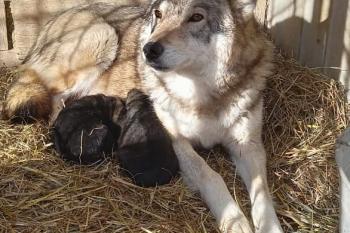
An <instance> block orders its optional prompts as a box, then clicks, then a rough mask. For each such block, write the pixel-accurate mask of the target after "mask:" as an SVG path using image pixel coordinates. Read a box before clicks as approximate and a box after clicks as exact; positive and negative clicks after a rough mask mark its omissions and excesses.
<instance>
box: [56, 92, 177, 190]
mask: <svg viewBox="0 0 350 233" xmlns="http://www.w3.org/2000/svg"><path fill="white" fill-rule="evenodd" d="M53 133H54V134H53V136H54V142H55V148H56V150H57V151H58V153H59V154H60V155H61V157H62V158H63V159H65V160H68V161H73V162H76V163H80V164H91V163H96V162H99V161H102V160H104V159H105V158H107V157H110V156H111V155H112V153H113V152H114V155H115V156H116V157H117V158H118V160H119V162H120V167H121V168H123V169H124V171H126V174H127V175H129V176H130V177H131V178H132V179H133V180H134V181H135V183H136V184H137V185H139V186H143V187H150V186H156V185H163V184H167V183H169V182H170V180H171V179H172V178H173V177H174V176H175V175H176V174H177V171H178V169H179V165H178V161H177V158H176V155H175V153H174V150H173V147H172V143H171V139H170V137H169V135H168V134H167V132H166V130H165V129H164V128H163V126H162V124H161V122H160V121H159V119H158V117H157V115H156V114H155V112H154V109H153V106H152V104H151V101H150V100H149V98H148V96H146V95H145V94H143V93H142V92H140V91H138V90H136V89H133V90H131V91H130V92H129V93H128V96H127V99H126V103H125V105H124V102H123V101H122V100H121V99H120V98H114V97H107V96H104V95H94V96H87V97H83V98H81V99H79V100H75V101H72V102H71V103H68V106H67V107H66V108H64V109H63V110H62V111H61V112H60V114H59V115H58V117H57V120H56V121H55V123H54V127H53Z"/></svg>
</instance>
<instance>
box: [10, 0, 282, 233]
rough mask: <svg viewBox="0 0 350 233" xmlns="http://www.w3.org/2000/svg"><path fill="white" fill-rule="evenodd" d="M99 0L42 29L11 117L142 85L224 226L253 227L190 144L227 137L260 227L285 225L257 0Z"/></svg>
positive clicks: (184, 166) (185, 169)
mask: <svg viewBox="0 0 350 233" xmlns="http://www.w3.org/2000/svg"><path fill="white" fill-rule="evenodd" d="M116 2H117V3H115V4H114V5H108V4H102V3H96V4H92V5H89V6H81V7H78V8H74V9H71V10H68V11H66V12H63V13H62V14H60V15H58V16H56V17H55V18H53V19H52V20H51V21H50V22H49V23H48V24H47V25H46V26H45V27H44V28H43V30H42V32H41V33H40V36H39V37H38V39H37V42H36V44H35V45H34V47H33V49H32V51H31V52H30V54H29V55H28V58H27V59H26V61H25V64H24V66H23V74H22V76H21V77H20V78H19V80H18V81H17V82H15V83H14V84H13V86H12V88H11V89H10V90H9V93H8V96H7V100H6V103H5V108H4V109H5V112H6V114H7V116H8V117H9V118H12V119H13V120H23V118H24V119H26V118H28V117H29V118H30V117H34V118H49V119H50V120H51V121H53V120H54V119H55V118H56V116H57V113H58V112H59V111H60V109H61V108H62V100H65V99H67V98H72V97H73V96H74V97H77V98H79V97H81V96H85V95H93V94H98V93H102V94H105V95H109V96H113V95H118V96H125V94H126V93H127V92H128V91H129V90H130V89H131V88H135V87H136V88H142V89H143V90H144V91H145V92H146V93H147V94H148V95H149V96H150V98H151V99H152V101H153V104H154V108H155V111H156V113H157V116H158V117H159V119H160V120H161V122H162V124H163V125H164V127H165V128H166V129H167V131H168V132H169V133H170V135H171V137H172V142H173V146H174V150H175V153H176V154H177V157H178V160H179V164H180V169H181V171H182V174H183V177H184V178H185V180H186V182H187V183H188V185H189V186H190V187H191V188H192V189H194V190H197V191H199V192H200V194H201V197H202V198H203V200H204V201H205V202H206V204H207V205H208V207H209V208H210V210H211V212H212V213H213V215H214V216H215V217H216V219H217V222H218V224H219V227H220V229H221V230H222V231H223V232H252V229H251V227H250V225H249V222H248V220H247V218H246V217H245V216H244V214H243V213H242V211H241V209H240V208H239V206H238V205H237V203H236V202H235V201H234V200H233V198H232V196H231V194H230V193H229V191H228V189H227V187H226V185H225V183H224V181H223V179H222V178H221V176H220V175H219V174H218V173H216V172H215V171H213V170H212V169H211V168H210V167H209V166H208V165H207V164H206V162H205V161H204V160H203V159H202V158H201V157H200V156H199V155H198V154H197V153H196V152H195V151H194V150H193V147H192V146H193V145H200V146H202V147H205V148H210V147H212V146H213V145H215V144H222V145H223V146H224V147H225V148H226V149H227V150H228V152H229V153H230V155H231V158H232V159H233V161H234V162H235V163H236V165H237V169H238V170H239V172H240V174H241V176H242V178H243V181H244V183H245V185H246V186H247V189H248V192H249V195H250V198H251V201H252V218H253V223H254V227H255V230H256V232H262V233H265V232H282V229H281V226H280V223H279V221H278V219H277V216H276V213H275V210H274V208H273V203H272V200H271V196H270V194H269V191H268V186H267V178H266V165H265V164H266V155H265V150H264V146H263V144H262V139H261V128H262V111H263V99H262V91H263V89H264V87H265V77H266V76H267V75H269V74H270V72H271V69H272V63H271V59H272V46H271V44H270V43H269V42H268V41H267V40H266V39H265V38H264V37H263V35H262V34H261V33H260V32H259V30H258V29H257V25H256V22H255V19H254V15H253V11H254V6H255V4H254V2H255V1H254V0H232V1H228V0H155V1H152V2H151V4H148V3H147V1H141V0H140V1H136V0H126V1H116Z"/></svg>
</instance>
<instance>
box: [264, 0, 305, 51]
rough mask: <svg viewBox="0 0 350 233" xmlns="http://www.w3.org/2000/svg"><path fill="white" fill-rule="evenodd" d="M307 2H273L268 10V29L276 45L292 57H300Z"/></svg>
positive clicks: (293, 0) (298, 0) (290, 0)
mask: <svg viewBox="0 0 350 233" xmlns="http://www.w3.org/2000/svg"><path fill="white" fill-rule="evenodd" d="M305 1H307V0H284V1H277V0H273V1H271V3H270V7H269V10H268V27H269V28H270V29H271V35H272V38H273V40H274V41H275V44H276V45H277V47H279V48H283V49H284V52H285V53H286V54H287V55H289V56H292V57H298V56H299V48H300V47H299V45H300V37H301V32H302V25H303V20H304V19H303V12H304V4H305Z"/></svg>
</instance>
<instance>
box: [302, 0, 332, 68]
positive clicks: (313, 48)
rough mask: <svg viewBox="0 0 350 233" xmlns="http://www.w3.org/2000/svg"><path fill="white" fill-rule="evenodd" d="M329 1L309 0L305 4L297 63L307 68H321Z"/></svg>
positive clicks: (323, 57) (327, 26)
mask: <svg viewBox="0 0 350 233" xmlns="http://www.w3.org/2000/svg"><path fill="white" fill-rule="evenodd" d="M330 2H331V0H323V1H319V0H309V1H306V2H305V10H304V21H303V30H302V34H301V39H300V42H299V43H300V51H299V61H300V62H301V64H302V65H306V66H308V67H320V66H323V64H324V60H325V54H326V48H327V37H328V28H329V18H328V16H327V14H328V12H329V11H330Z"/></svg>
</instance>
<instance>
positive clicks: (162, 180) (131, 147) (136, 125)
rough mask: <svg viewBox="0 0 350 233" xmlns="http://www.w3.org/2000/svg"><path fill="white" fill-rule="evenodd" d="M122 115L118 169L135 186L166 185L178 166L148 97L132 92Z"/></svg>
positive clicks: (136, 91)
mask: <svg viewBox="0 0 350 233" xmlns="http://www.w3.org/2000/svg"><path fill="white" fill-rule="evenodd" d="M125 107H126V116H125V118H124V120H123V123H122V125H123V129H122V132H121V135H120V138H119V141H118V145H119V148H118V151H117V153H116V154H117V157H118V159H119V161H120V166H121V167H122V168H124V169H125V170H126V171H127V172H128V174H129V175H131V177H132V178H133V179H134V180H135V182H136V184H137V185H140V186H144V187H149V186H155V185H162V184H166V183H169V181H170V180H171V179H172V178H173V177H174V176H175V175H176V174H177V172H178V169H179V164H178V161H177V158H176V155H175V152H174V150H173V146H172V142H171V139H170V137H169V135H168V133H167V132H166V130H165V128H164V127H163V126H162V123H161V122H160V121H159V119H158V117H157V115H156V113H155V112H154V109H153V106H152V103H151V101H150V100H149V98H148V96H147V95H145V94H143V93H142V92H140V91H138V90H136V89H133V90H131V91H130V92H129V93H128V96H127V99H126V103H125Z"/></svg>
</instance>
